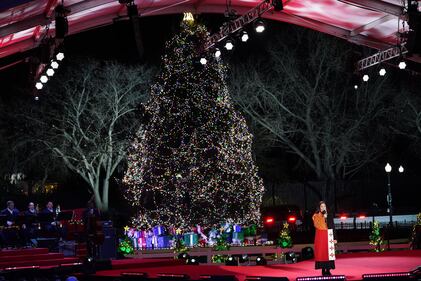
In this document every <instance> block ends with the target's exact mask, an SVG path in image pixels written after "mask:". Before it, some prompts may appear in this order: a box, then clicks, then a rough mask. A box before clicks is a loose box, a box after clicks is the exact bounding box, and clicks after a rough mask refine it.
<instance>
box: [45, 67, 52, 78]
mask: <svg viewBox="0 0 421 281" xmlns="http://www.w3.org/2000/svg"><path fill="white" fill-rule="evenodd" d="M45 73H46V74H47V76H50V77H51V76H53V75H54V70H53V69H52V68H49V69H47V71H46V72H45Z"/></svg>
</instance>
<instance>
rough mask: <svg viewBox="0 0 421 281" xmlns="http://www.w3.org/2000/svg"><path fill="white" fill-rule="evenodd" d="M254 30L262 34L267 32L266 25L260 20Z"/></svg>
mask: <svg viewBox="0 0 421 281" xmlns="http://www.w3.org/2000/svg"><path fill="white" fill-rule="evenodd" d="M254 28H255V29H256V32H257V33H262V32H263V31H265V23H264V22H263V21H262V20H258V21H256V24H255V26H254Z"/></svg>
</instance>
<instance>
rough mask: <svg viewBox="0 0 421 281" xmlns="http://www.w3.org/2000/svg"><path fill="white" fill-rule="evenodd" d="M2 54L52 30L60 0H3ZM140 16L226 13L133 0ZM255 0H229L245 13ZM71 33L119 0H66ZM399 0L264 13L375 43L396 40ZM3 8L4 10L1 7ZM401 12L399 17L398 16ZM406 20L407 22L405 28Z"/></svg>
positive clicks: (294, 1) (338, 0)
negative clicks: (55, 10) (187, 12)
mask: <svg viewBox="0 0 421 281" xmlns="http://www.w3.org/2000/svg"><path fill="white" fill-rule="evenodd" d="M1 1H2V2H3V1H5V2H3V4H0V58H2V57H6V56H9V55H11V54H14V53H18V52H22V51H26V50H29V49H31V48H34V47H37V46H38V45H39V44H40V40H41V39H42V38H43V36H44V35H45V34H46V33H47V32H48V33H50V34H51V36H54V8H55V6H56V5H57V4H59V3H61V1H59V0H32V1H30V0H1ZM135 2H136V4H137V6H138V9H139V12H140V15H141V16H154V15H162V14H174V13H182V12H186V11H190V12H193V13H196V14H197V13H224V11H225V9H226V1H225V0H136V1H135ZM259 2H260V1H258V0H243V1H238V0H232V7H233V9H235V10H236V11H237V12H238V13H239V14H243V13H244V12H246V11H247V10H249V9H250V8H252V7H254V6H256V4H257V3H259ZM64 5H65V7H66V8H68V9H70V11H71V12H70V14H69V15H68V21H69V35H71V34H75V33H78V32H82V31H84V30H88V29H92V28H95V27H98V26H103V25H108V24H112V22H113V19H114V18H116V17H118V16H125V15H126V14H127V10H126V7H125V6H124V5H122V4H119V2H118V1H117V0H64ZM402 5H403V4H402V1H401V0H383V1H382V0H286V1H285V0H284V10H283V11H281V12H274V11H269V12H267V13H266V14H265V15H264V17H265V18H268V19H272V20H277V21H282V22H287V23H291V24H296V25H300V26H303V27H307V28H311V29H314V30H317V31H320V32H323V33H327V34H331V35H333V36H337V37H340V38H343V39H345V40H347V41H349V42H351V43H355V44H359V45H365V46H368V47H371V48H375V49H384V48H387V47H390V46H392V45H396V43H397V38H396V33H397V31H398V26H399V28H400V29H401V30H402V26H403V25H402V22H403V21H402V19H401V20H399V18H400V15H401V14H402V10H403V7H402ZM2 8H3V10H1V9H2ZM401 18H402V17H401ZM407 27H408V25H407V24H405V28H407Z"/></svg>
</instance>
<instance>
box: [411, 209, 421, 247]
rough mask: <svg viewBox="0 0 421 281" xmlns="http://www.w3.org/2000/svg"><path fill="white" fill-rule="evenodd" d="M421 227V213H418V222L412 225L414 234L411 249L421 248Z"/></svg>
mask: <svg viewBox="0 0 421 281" xmlns="http://www.w3.org/2000/svg"><path fill="white" fill-rule="evenodd" d="M420 228H421V213H419V214H418V215H417V222H416V223H415V224H414V226H413V227H412V236H411V249H412V250H414V249H420V244H421V241H420V240H421V237H420V234H419V232H420V230H419V229H420Z"/></svg>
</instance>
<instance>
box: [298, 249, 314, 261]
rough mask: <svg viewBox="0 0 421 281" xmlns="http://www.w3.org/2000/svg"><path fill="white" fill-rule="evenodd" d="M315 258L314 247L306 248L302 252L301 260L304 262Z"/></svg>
mask: <svg viewBox="0 0 421 281" xmlns="http://www.w3.org/2000/svg"><path fill="white" fill-rule="evenodd" d="M312 258H314V251H313V248H312V247H304V248H303V249H302V250H301V259H302V260H311V259H312Z"/></svg>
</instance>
